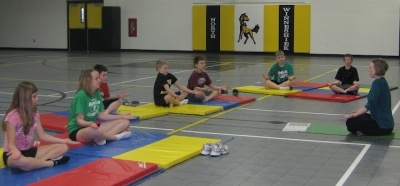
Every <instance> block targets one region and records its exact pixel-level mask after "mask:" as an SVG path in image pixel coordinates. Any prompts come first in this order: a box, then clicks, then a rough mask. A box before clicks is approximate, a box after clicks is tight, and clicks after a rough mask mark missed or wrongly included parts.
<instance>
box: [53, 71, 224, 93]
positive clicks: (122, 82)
mask: <svg viewBox="0 0 400 186" xmlns="http://www.w3.org/2000/svg"><path fill="white" fill-rule="evenodd" d="M223 65H228V64H222V65H212V66H207V67H206V68H209V67H215V66H223ZM189 71H193V69H190V70H182V71H178V72H174V74H179V73H183V72H189ZM155 77H157V76H149V77H143V78H139V79H132V80H128V81H121V82H117V83H112V84H109V85H118V84H124V83H130V82H134V81H140V80H144V79H150V78H155ZM75 91H76V90H71V91H67V92H63V93H64V94H68V93H71V92H75ZM54 95H57V94H51V95H50V96H54Z"/></svg>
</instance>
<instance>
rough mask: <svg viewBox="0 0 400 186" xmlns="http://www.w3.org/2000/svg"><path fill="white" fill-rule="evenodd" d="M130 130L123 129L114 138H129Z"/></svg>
mask: <svg viewBox="0 0 400 186" xmlns="http://www.w3.org/2000/svg"><path fill="white" fill-rule="evenodd" d="M131 134H132V132H131V131H124V132H121V133H119V134H116V135H115V138H116V140H120V139H124V138H129V137H130V136H131Z"/></svg>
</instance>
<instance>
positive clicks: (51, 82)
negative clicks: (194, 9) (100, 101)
mask: <svg viewBox="0 0 400 186" xmlns="http://www.w3.org/2000/svg"><path fill="white" fill-rule="evenodd" d="M196 55H197V54H195V53H188V52H186V53H159V52H157V53H154V52H115V53H68V52H66V51H29V50H23V51H17V50H0V119H3V117H4V113H5V111H6V109H7V107H8V105H9V102H10V100H11V95H12V92H13V89H14V88H15V86H16V85H17V83H18V82H20V81H32V82H34V83H35V84H36V85H37V86H38V87H39V95H40V100H39V102H40V106H39V110H40V111H41V113H49V112H55V111H65V110H68V109H69V104H70V100H71V98H72V97H73V95H74V92H75V90H76V87H77V80H78V76H79V73H80V71H81V70H82V69H87V68H91V67H93V66H94V65H95V64H98V63H99V64H103V65H105V66H107V67H108V69H109V84H110V89H111V91H112V93H117V92H118V91H120V90H125V91H127V92H129V93H130V94H131V97H132V98H133V99H135V100H139V101H140V102H141V103H146V102H152V101H153V98H152V91H153V84H154V80H155V75H156V70H155V61H156V60H158V59H165V60H167V61H168V62H169V69H170V72H171V73H173V74H175V75H176V76H177V77H178V78H179V80H178V81H180V82H181V83H182V84H184V85H186V83H187V78H188V77H189V75H190V73H191V72H192V70H191V69H192V67H193V65H192V64H193V62H192V61H193V58H194V57H195V56H196ZM201 55H203V56H205V57H206V58H207V65H208V68H207V71H208V73H209V75H210V77H211V79H212V80H213V81H214V84H217V85H225V84H227V85H229V86H230V87H231V88H234V87H237V86H244V85H257V84H258V83H259V82H260V81H261V74H262V73H265V72H267V71H268V68H269V67H270V66H271V65H272V64H273V63H274V58H275V57H274V56H272V55H259V54H257V55H251V54H245V55H244V54H201ZM371 59H372V58H361V57H355V58H354V63H353V66H355V67H357V69H358V72H359V76H360V79H361V81H360V83H362V84H371V82H372V80H373V79H372V78H370V77H369V75H368V65H369V62H370V61H371ZM287 60H288V61H290V62H292V63H293V65H294V70H295V74H296V76H297V80H298V81H310V82H318V83H324V82H326V81H327V80H332V79H333V78H334V76H335V73H336V70H337V69H338V68H339V67H340V66H342V65H343V62H342V58H341V57H316V56H312V57H309V56H287ZM386 60H387V62H388V63H389V66H390V69H389V71H388V72H387V74H386V78H387V80H388V82H389V84H390V85H392V86H399V85H400V82H399V80H400V77H399V75H400V73H399V71H400V68H399V60H398V59H397V58H386ZM260 85H261V84H260ZM230 93H231V90H230ZM391 94H392V108H393V112H394V118H395V128H399V123H398V121H399V119H400V113H399V111H398V109H397V108H398V103H399V99H400V96H399V94H400V91H399V89H396V90H393V91H391ZM240 95H246V96H253V97H256V98H257V101H256V102H253V103H251V104H248V105H246V106H243V107H239V108H235V109H232V110H228V111H225V112H219V113H217V114H210V115H207V116H189V115H166V116H161V117H157V118H152V119H148V120H143V121H139V122H136V123H133V124H132V130H142V131H151V132H163V133H169V132H172V133H174V134H179V135H188V136H198V137H209V138H216V139H221V140H222V141H228V142H227V143H226V144H227V145H229V148H230V152H229V154H228V155H223V156H220V157H207V156H200V155H199V156H197V157H195V158H192V159H190V160H188V161H186V162H183V163H181V164H178V165H176V166H174V167H172V168H170V169H168V170H167V171H165V172H164V173H162V174H160V175H158V176H156V177H154V178H152V179H150V180H148V181H146V182H144V183H142V184H141V185H145V186H153V185H174V186H178V185H191V186H197V185H199V186H200V185H227V186H228V185H229V186H231V185H264V186H267V185H276V186H283V185H285V186H290V185H316V186H320V185H351V186H356V185H371V186H374V185H385V186H391V185H400V161H399V157H400V141H399V140H396V139H379V138H372V137H356V136H340V135H323V134H312V133H300V132H283V131H282V128H283V127H284V126H285V125H286V123H288V122H300V123H320V124H327V125H344V121H342V120H340V117H341V116H342V115H344V114H346V113H349V112H351V111H352V110H354V109H357V108H359V107H361V106H363V105H364V104H365V103H366V101H367V99H366V98H364V99H360V100H356V101H352V102H348V103H335V102H324V101H313V100H304V99H296V98H286V97H283V96H270V95H260V94H245V93H240ZM0 135H1V136H0V142H1V144H2V143H3V138H4V137H3V136H4V132H0Z"/></svg>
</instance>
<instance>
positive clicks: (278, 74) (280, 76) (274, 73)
mask: <svg viewBox="0 0 400 186" xmlns="http://www.w3.org/2000/svg"><path fill="white" fill-rule="evenodd" d="M293 75H294V72H293V67H292V65H291V64H290V63H288V62H285V63H284V64H283V67H281V66H279V63H275V64H274V65H272V67H271V69H270V70H269V72H268V76H269V77H271V80H273V81H276V82H278V83H283V82H285V81H287V80H288V77H289V76H293Z"/></svg>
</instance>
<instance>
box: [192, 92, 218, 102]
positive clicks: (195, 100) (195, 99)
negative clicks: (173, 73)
mask: <svg viewBox="0 0 400 186" xmlns="http://www.w3.org/2000/svg"><path fill="white" fill-rule="evenodd" d="M211 93H212V91H208V90H207V91H204V94H205V95H206V96H209V95H210V94H211ZM186 98H187V99H189V101H190V102H196V103H200V102H202V101H203V100H202V99H200V98H197V97H196V95H195V94H189V95H188V96H187V97H186Z"/></svg>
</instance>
